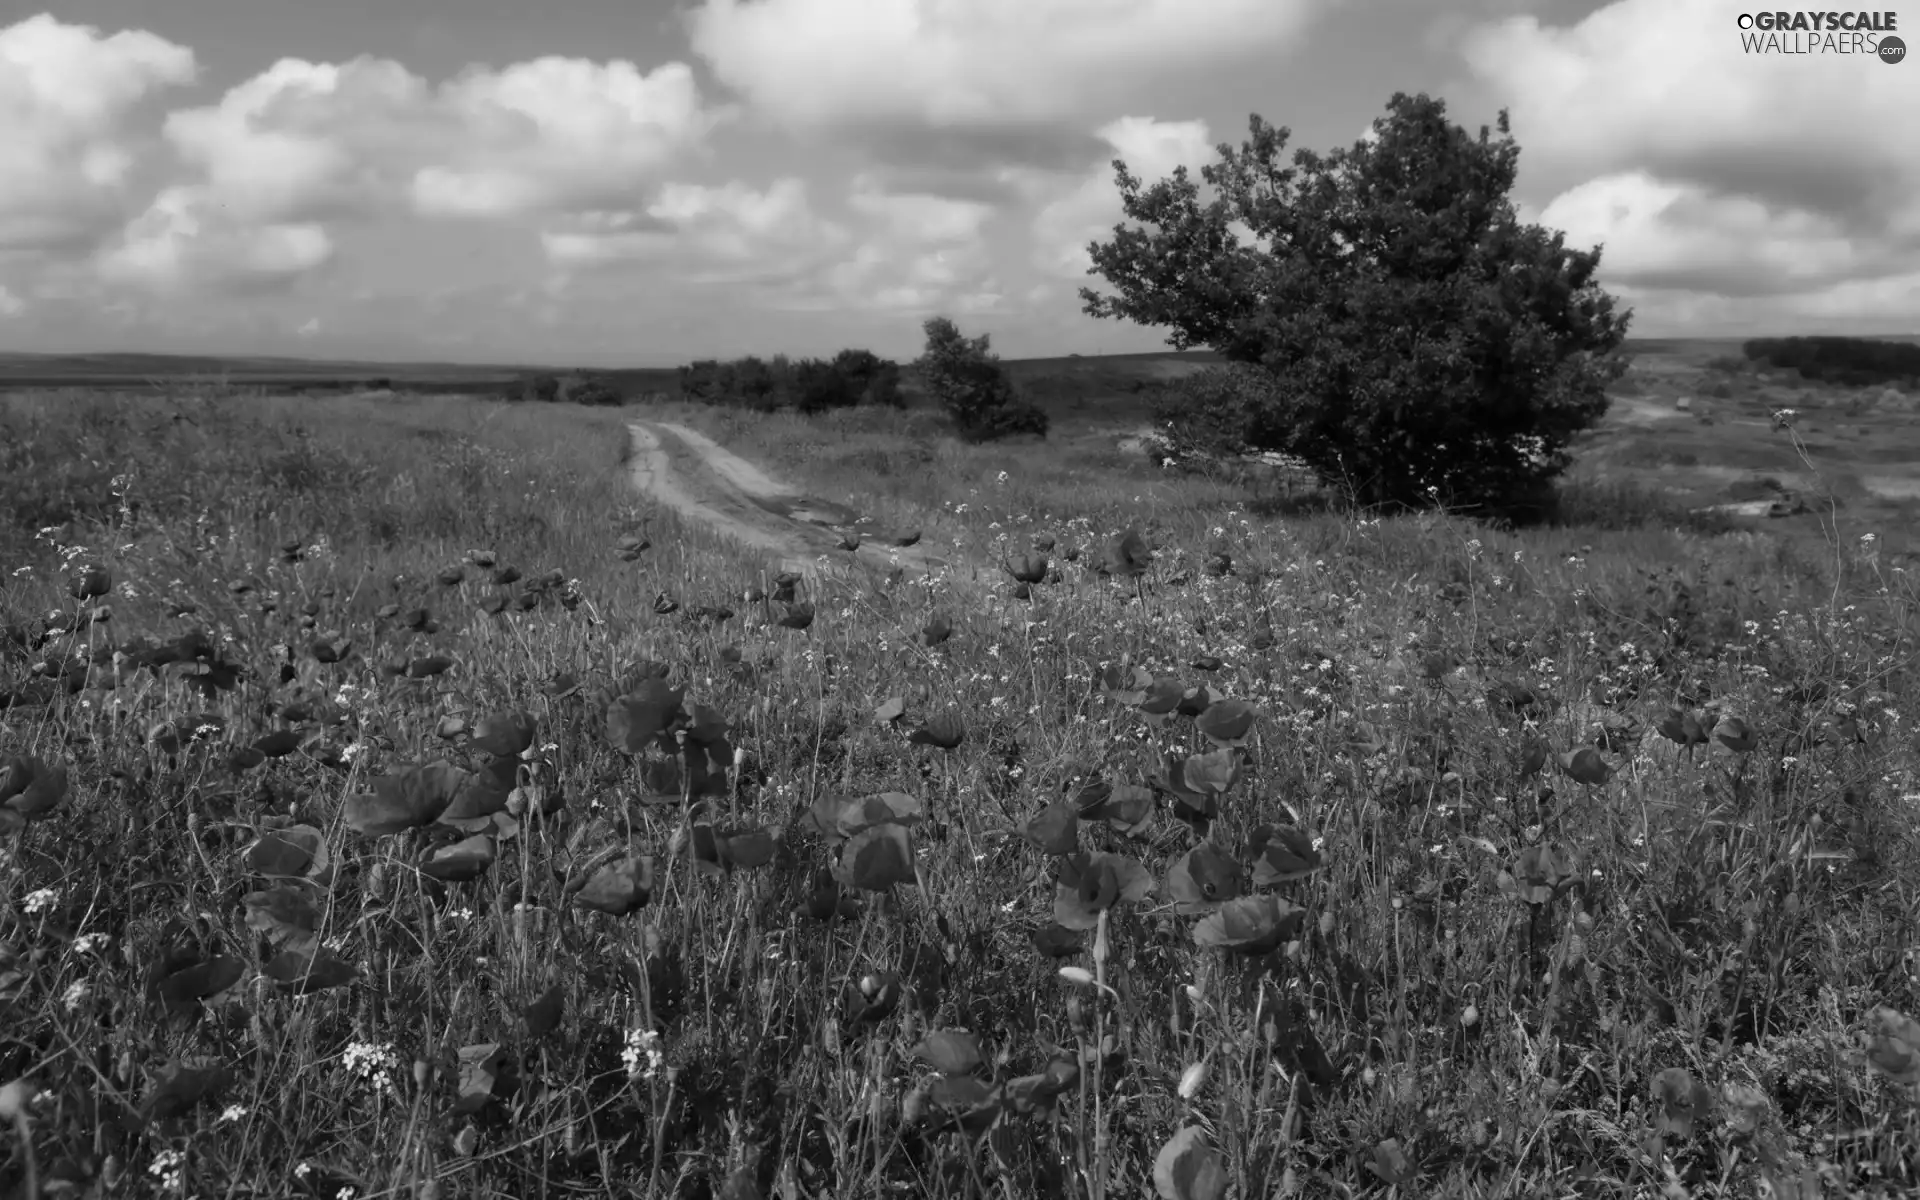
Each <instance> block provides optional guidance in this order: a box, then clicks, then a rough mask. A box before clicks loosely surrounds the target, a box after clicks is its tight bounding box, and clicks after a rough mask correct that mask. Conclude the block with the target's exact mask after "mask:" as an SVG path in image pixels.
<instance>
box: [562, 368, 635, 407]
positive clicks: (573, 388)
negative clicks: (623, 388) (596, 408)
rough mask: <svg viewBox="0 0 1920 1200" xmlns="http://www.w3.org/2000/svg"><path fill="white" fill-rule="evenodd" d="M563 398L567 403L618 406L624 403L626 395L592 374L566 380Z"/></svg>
mask: <svg viewBox="0 0 1920 1200" xmlns="http://www.w3.org/2000/svg"><path fill="white" fill-rule="evenodd" d="M564 399H565V400H566V401H567V402H568V403H569V404H590V405H600V406H608V407H618V406H619V405H622V404H625V403H626V397H625V396H623V395H621V394H620V393H619V392H618V391H616V390H614V387H613V385H611V384H609V383H608V382H607V381H606V380H604V379H599V378H595V377H593V376H585V377H582V378H577V379H572V380H569V381H568V384H567V388H566V394H565V396H564Z"/></svg>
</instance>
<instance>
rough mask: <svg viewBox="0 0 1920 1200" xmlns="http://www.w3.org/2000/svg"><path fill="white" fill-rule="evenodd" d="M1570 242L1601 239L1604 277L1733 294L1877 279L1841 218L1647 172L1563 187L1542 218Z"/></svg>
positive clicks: (1864, 247)
mask: <svg viewBox="0 0 1920 1200" xmlns="http://www.w3.org/2000/svg"><path fill="white" fill-rule="evenodd" d="M1540 221H1541V223H1542V224H1545V225H1547V226H1548V227H1550V228H1553V229H1561V230H1565V231H1566V234H1567V240H1568V242H1569V243H1570V244H1572V245H1575V246H1591V245H1593V244H1595V243H1596V242H1604V243H1605V252H1604V254H1603V257H1602V260H1601V261H1602V267H1603V270H1604V271H1605V272H1606V274H1607V275H1609V276H1612V277H1618V278H1621V279H1627V280H1632V281H1634V282H1635V283H1638V284H1641V285H1642V286H1660V285H1662V284H1663V283H1665V284H1670V285H1671V286H1676V287H1685V288H1705V289H1708V290H1712V291H1716V292H1721V293H1725V294H1728V295H1733V296H1754V295H1763V294H1772V293H1781V292H1796V291H1802V290H1805V289H1808V288H1812V287H1820V286H1826V285H1831V284H1834V283H1837V282H1841V281H1844V280H1846V279H1849V278H1852V277H1856V276H1871V275H1873V274H1876V273H1878V269H1879V264H1878V263H1876V262H1875V261H1874V260H1873V259H1872V258H1871V257H1870V256H1871V255H1872V254H1873V253H1874V251H1873V248H1872V247H1871V246H1869V245H1868V244H1867V243H1865V242H1863V241H1857V240H1855V239H1853V238H1850V237H1849V236H1848V235H1847V232H1846V230H1845V229H1843V228H1842V227H1841V225H1840V223H1839V222H1837V221H1835V220H1833V219H1832V218H1829V217H1823V216H1820V215H1819V214H1816V213H1811V212H1807V211H1805V210H1801V209H1791V208H1780V207H1773V206H1769V205H1768V204H1767V203H1766V202H1764V201H1762V200H1760V199H1757V198H1755V197H1753V196H1737V195H1715V194H1713V193H1711V192H1709V191H1708V190H1707V189H1705V188H1702V187H1699V186H1697V185H1694V184H1685V183H1673V182H1669V181H1664V180H1661V179H1657V178H1655V177H1654V176H1652V175H1650V174H1648V173H1646V172H1644V171H1634V172H1628V173H1623V174H1618V175H1603V176H1601V177H1600V178H1598V179H1591V180H1588V181H1587V182H1586V183H1582V184H1579V185H1577V186H1575V187H1572V188H1569V189H1568V190H1567V191H1565V192H1562V193H1561V194H1560V195H1559V196H1557V197H1556V198H1555V199H1554V200H1553V201H1552V202H1551V203H1550V204H1548V205H1547V207H1546V209H1545V210H1544V211H1543V212H1542V213H1541V215H1540Z"/></svg>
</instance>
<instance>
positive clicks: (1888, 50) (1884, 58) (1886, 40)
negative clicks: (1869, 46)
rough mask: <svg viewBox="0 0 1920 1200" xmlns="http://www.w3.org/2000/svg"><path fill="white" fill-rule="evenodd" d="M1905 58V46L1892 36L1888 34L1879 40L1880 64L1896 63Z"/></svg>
mask: <svg viewBox="0 0 1920 1200" xmlns="http://www.w3.org/2000/svg"><path fill="white" fill-rule="evenodd" d="M1906 56H1907V44H1906V43H1905V42H1903V41H1901V40H1900V39H1899V38H1897V37H1895V36H1893V35H1892V34H1888V35H1887V36H1886V37H1883V38H1881V39H1880V61H1881V62H1883V63H1897V62H1899V61H1900V60H1901V59H1903V58H1905V57H1906Z"/></svg>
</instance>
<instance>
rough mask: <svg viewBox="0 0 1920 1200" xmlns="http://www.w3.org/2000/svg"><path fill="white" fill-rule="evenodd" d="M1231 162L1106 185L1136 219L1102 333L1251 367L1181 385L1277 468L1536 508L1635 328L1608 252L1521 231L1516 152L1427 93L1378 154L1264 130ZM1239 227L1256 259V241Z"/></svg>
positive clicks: (1109, 248)
mask: <svg viewBox="0 0 1920 1200" xmlns="http://www.w3.org/2000/svg"><path fill="white" fill-rule="evenodd" d="M1249 129H1250V139H1249V140H1248V141H1247V142H1245V143H1243V144H1242V145H1241V147H1240V149H1239V150H1238V151H1235V150H1234V149H1233V148H1232V147H1230V146H1228V145H1225V144H1223V145H1221V146H1220V147H1219V148H1218V151H1219V154H1220V158H1221V161H1220V162H1219V163H1217V164H1211V165H1206V166H1203V167H1202V169H1201V177H1202V179H1203V180H1204V181H1205V182H1206V183H1208V184H1210V185H1211V186H1212V187H1213V188H1214V189H1215V190H1216V192H1217V195H1216V196H1215V197H1214V198H1213V199H1211V200H1209V201H1207V202H1205V203H1203V202H1202V199H1201V196H1200V189H1199V186H1198V185H1197V184H1196V183H1195V182H1194V181H1192V180H1191V179H1190V178H1189V177H1188V174H1187V171H1186V168H1184V167H1181V168H1179V169H1177V170H1176V171H1175V172H1174V174H1173V176H1172V178H1170V179H1163V180H1161V181H1159V182H1157V183H1155V184H1153V185H1152V186H1151V187H1147V188H1144V189H1143V187H1142V185H1141V181H1140V180H1139V179H1137V178H1136V177H1134V176H1133V175H1132V174H1130V173H1129V172H1128V170H1127V166H1126V163H1125V162H1123V161H1120V160H1115V162H1114V164H1113V166H1114V172H1115V178H1116V181H1117V184H1118V187H1119V191H1120V198H1121V202H1122V207H1123V209H1124V211H1125V213H1126V216H1127V217H1128V218H1129V219H1130V220H1131V221H1134V222H1138V223H1139V224H1140V226H1143V227H1135V228H1129V227H1127V226H1115V227H1114V234H1113V239H1112V240H1111V241H1109V242H1105V243H1099V242H1096V243H1094V244H1092V245H1091V246H1090V247H1089V250H1090V253H1091V254H1092V257H1093V263H1094V266H1093V270H1092V271H1091V272H1089V273H1090V274H1098V275H1101V276H1103V277H1104V278H1105V279H1106V281H1107V282H1108V283H1109V284H1110V285H1111V286H1112V287H1113V288H1114V289H1115V291H1116V292H1117V295H1112V296H1106V295H1101V294H1098V293H1096V292H1095V291H1093V290H1092V289H1090V288H1087V289H1082V291H1081V296H1082V299H1083V300H1084V301H1085V305H1086V311H1087V312H1088V313H1089V314H1090V315H1092V316H1096V317H1109V318H1116V319H1124V320H1130V321H1136V322H1139V323H1141V324H1145V325H1158V326H1166V327H1169V328H1170V329H1171V331H1172V332H1171V333H1170V334H1169V336H1168V341H1169V343H1170V344H1171V345H1173V346H1174V347H1175V348H1177V349H1187V348H1189V347H1192V346H1200V345H1204V346H1210V347H1212V348H1213V349H1214V350H1216V351H1218V352H1219V353H1220V354H1221V355H1222V356H1223V357H1225V358H1227V359H1229V360H1231V361H1233V362H1236V363H1245V364H1257V365H1258V366H1259V367H1260V368H1261V369H1262V370H1263V371H1264V372H1265V374H1266V375H1267V376H1268V377H1269V378H1270V385H1269V389H1270V390H1267V391H1265V392H1264V394H1263V392H1262V389H1261V388H1260V387H1258V386H1257V384H1258V378H1257V377H1250V376H1247V375H1245V374H1244V373H1241V374H1240V375H1238V376H1235V377H1234V378H1232V379H1231V380H1226V379H1221V378H1219V377H1209V378H1206V379H1202V380H1199V381H1198V382H1194V383H1191V384H1190V385H1188V389H1187V390H1188V391H1189V392H1190V393H1191V395H1190V396H1189V400H1190V402H1191V403H1193V404H1195V405H1198V406H1208V405H1214V406H1218V408H1219V411H1218V413H1217V414H1216V417H1215V418H1213V419H1214V421H1215V423H1216V424H1218V423H1220V422H1228V423H1235V422H1237V424H1235V425H1234V427H1233V433H1234V436H1236V437H1237V438H1238V439H1239V440H1240V442H1241V448H1242V449H1247V450H1261V451H1282V452H1286V453H1290V454H1293V455H1296V456H1298V457H1299V458H1301V459H1303V460H1304V461H1305V462H1307V463H1308V464H1309V465H1310V466H1311V467H1312V468H1313V469H1314V470H1315V471H1317V472H1318V473H1319V474H1320V475H1321V476H1322V478H1323V479H1337V480H1343V481H1345V482H1346V483H1347V485H1348V486H1350V487H1351V488H1352V490H1353V493H1354V495H1355V498H1356V499H1358V500H1360V501H1361V502H1363V503H1369V504H1373V503H1378V504H1393V505H1407V506H1422V505H1425V504H1428V503H1431V502H1433V501H1435V500H1439V501H1442V502H1446V503H1449V504H1454V505H1462V506H1482V507H1486V508H1490V509H1498V508H1507V507H1509V506H1512V505H1518V504H1522V503H1525V502H1526V501H1527V500H1528V499H1532V498H1537V497H1538V496H1539V495H1540V493H1541V491H1542V490H1543V488H1544V485H1546V484H1547V483H1549V482H1550V481H1551V480H1552V479H1553V478H1554V477H1555V476H1557V475H1558V474H1559V473H1560V472H1562V471H1563V470H1564V469H1565V468H1566V466H1567V465H1568V463H1569V462H1570V458H1569V456H1568V454H1567V452H1566V448H1567V446H1568V444H1569V442H1570V441H1571V439H1572V438H1573V437H1574V435H1575V434H1577V433H1579V432H1580V431H1581V430H1584V429H1587V428H1590V427H1591V426H1592V425H1594V424H1595V423H1596V422H1597V421H1599V419H1600V418H1601V417H1602V416H1603V415H1604V414H1605V412H1606V409H1607V399H1606V393H1605V388H1606V386H1607V384H1609V383H1610V382H1612V381H1613V380H1614V379H1616V378H1618V377H1619V375H1620V374H1621V372H1622V371H1624V370H1625V367H1626V363H1625V361H1624V359H1622V358H1621V357H1620V356H1619V354H1618V353H1617V352H1618V350H1619V348H1620V346H1621V343H1622V342H1623V341H1624V339H1625V337H1626V331H1627V324H1628V321H1629V317H1630V314H1628V313H1625V312H1622V313H1619V314H1617V315H1616V313H1615V312H1614V301H1613V298H1612V297H1611V296H1609V295H1607V294H1606V293H1605V292H1604V291H1602V290H1601V288H1600V287H1599V285H1598V284H1597V283H1596V282H1595V275H1596V272H1597V270H1598V268H1599V265H1600V251H1599V250H1598V249H1597V248H1596V249H1594V250H1592V251H1584V252H1583V251H1577V250H1569V249H1567V248H1566V247H1565V245H1564V242H1565V238H1564V235H1562V234H1559V233H1554V232H1550V231H1548V230H1546V229H1544V228H1542V227H1540V226H1538V225H1525V224H1522V223H1521V222H1520V221H1519V220H1518V218H1517V217H1516V215H1515V212H1514V209H1513V205H1512V202H1511V201H1510V199H1509V195H1508V194H1509V192H1510V191H1511V189H1512V187H1513V181H1514V174H1515V169H1516V165H1517V163H1518V161H1519V148H1518V146H1517V145H1516V144H1515V143H1514V141H1513V138H1512V136H1511V134H1510V131H1509V125H1508V120H1507V114H1506V113H1505V112H1504V111H1503V112H1502V113H1501V114H1500V120H1499V131H1500V134H1501V137H1500V139H1499V140H1497V141H1496V140H1491V139H1490V137H1489V134H1488V131H1487V130H1486V129H1485V128H1484V127H1483V128H1482V129H1481V130H1480V134H1479V137H1478V139H1477V140H1476V139H1475V138H1473V137H1470V136H1469V135H1468V134H1467V132H1466V131H1465V130H1464V129H1462V128H1460V127H1459V126H1457V125H1454V124H1452V123H1451V122H1449V121H1448V120H1447V119H1446V106H1445V105H1444V104H1443V103H1442V102H1441V101H1439V100H1435V99H1430V98H1429V97H1427V96H1425V95H1420V96H1414V97H1408V96H1406V95H1405V94H1396V95H1395V96H1394V97H1393V99H1392V100H1391V101H1390V102H1389V103H1388V105H1387V115H1386V116H1385V117H1383V118H1379V119H1376V120H1375V121H1374V123H1373V134H1374V136H1373V137H1371V138H1369V139H1367V140H1364V141H1361V142H1358V143H1356V144H1355V145H1353V146H1352V147H1350V148H1347V149H1339V150H1334V151H1333V152H1332V153H1330V154H1327V155H1319V154H1315V153H1313V152H1311V151H1308V150H1299V151H1297V152H1295V153H1294V155H1293V159H1292V164H1293V165H1292V166H1291V167H1287V166H1283V165H1282V163H1281V157H1280V156H1281V153H1282V151H1283V150H1284V149H1285V147H1286V143H1287V139H1288V138H1289V136H1290V133H1289V131H1288V130H1287V129H1285V128H1276V127H1274V126H1270V125H1268V124H1267V123H1266V122H1265V121H1263V120H1262V119H1261V118H1260V117H1259V116H1258V115H1255V116H1253V117H1252V118H1251V119H1250V121H1249ZM1236 224H1238V225H1240V226H1244V227H1245V230H1246V231H1247V232H1248V233H1250V235H1251V241H1250V242H1243V241H1242V235H1241V233H1240V232H1239V230H1238V229H1237V228H1236Z"/></svg>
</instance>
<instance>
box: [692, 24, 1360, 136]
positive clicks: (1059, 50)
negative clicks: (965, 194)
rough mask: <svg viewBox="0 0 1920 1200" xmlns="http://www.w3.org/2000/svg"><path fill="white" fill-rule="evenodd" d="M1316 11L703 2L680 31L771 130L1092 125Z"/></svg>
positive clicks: (1273, 42) (1258, 51)
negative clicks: (776, 125)
mask: <svg viewBox="0 0 1920 1200" xmlns="http://www.w3.org/2000/svg"><path fill="white" fill-rule="evenodd" d="M1325 2H1326V0H1213V2H1211V3H1207V4H1194V3H1191V2H1190V0H869V2H867V3H862V4H849V3H845V2H844V0H756V2H754V3H747V2H745V0H707V2H706V3H705V4H703V5H701V6H700V7H699V8H697V9H695V10H693V11H692V12H691V13H690V14H689V16H688V25H689V33H690V35H691V38H692V42H693V47H694V50H695V52H696V53H698V54H699V55H701V56H702V57H703V58H705V59H706V60H707V61H708V62H709V63H710V64H711V65H712V67H713V70H714V73H715V74H716V75H717V76H718V77H719V78H720V80H721V81H722V82H724V83H726V84H727V85H729V86H730V87H733V88H735V89H737V90H738V91H739V92H741V93H742V94H743V95H745V96H746V97H747V99H748V100H749V101H750V102H751V103H752V104H753V105H754V106H755V107H756V108H757V109H758V110H760V111H761V112H762V113H764V114H765V115H766V116H768V117H769V118H771V119H773V120H775V121H778V122H780V123H783V124H787V125H791V126H802V127H815V128H818V127H827V126H854V127H861V126H881V127H885V126H891V125H898V124H903V123H904V124H919V125H936V126H987V127H991V126H1001V125H1009V124H1027V123H1042V124H1044V123H1057V122H1061V121H1065V120H1069V119H1072V118H1075V117H1085V116H1088V115H1093V114H1101V113H1103V112H1104V111H1106V110H1109V109H1110V108H1111V107H1112V106H1113V105H1116V104H1122V103H1124V102H1126V101H1127V100H1128V99H1129V98H1131V97H1134V96H1137V95H1138V94H1139V93H1140V90H1141V89H1142V88H1143V87H1147V86H1151V85H1152V84H1153V83H1155V82H1157V81H1161V80H1165V79H1167V78H1169V77H1178V76H1181V75H1191V74H1194V73H1207V72H1214V71H1217V70H1219V69H1220V68H1221V66H1222V64H1223V63H1225V62H1227V61H1230V60H1234V59H1244V58H1247V57H1252V56H1260V55H1272V54H1273V53H1275V52H1276V51H1277V50H1280V49H1283V48H1285V47H1287V46H1288V45H1290V44H1291V43H1292V42H1293V41H1294V40H1295V39H1296V38H1297V37H1298V36H1299V35H1300V33H1301V32H1302V31H1303V30H1304V29H1305V27H1306V25H1307V23H1308V20H1309V18H1310V17H1311V16H1312V14H1313V13H1314V12H1315V11H1316V10H1317V9H1319V8H1321V7H1324V6H1325Z"/></svg>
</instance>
